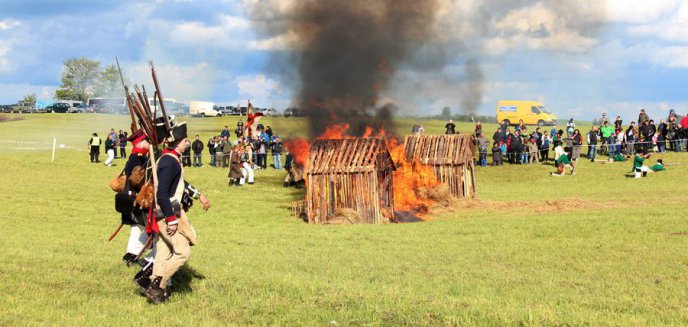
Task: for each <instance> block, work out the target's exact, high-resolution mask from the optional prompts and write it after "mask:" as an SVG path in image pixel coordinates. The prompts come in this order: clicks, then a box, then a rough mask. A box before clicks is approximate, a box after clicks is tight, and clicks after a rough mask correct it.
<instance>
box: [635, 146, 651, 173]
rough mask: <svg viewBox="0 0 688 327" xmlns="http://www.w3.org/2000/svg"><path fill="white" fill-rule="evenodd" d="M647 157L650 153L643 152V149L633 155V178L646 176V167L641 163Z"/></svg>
mask: <svg viewBox="0 0 688 327" xmlns="http://www.w3.org/2000/svg"><path fill="white" fill-rule="evenodd" d="M648 158H650V155H649V154H645V151H644V150H643V151H641V152H640V153H636V154H635V157H634V158H633V173H634V175H635V178H640V177H645V176H647V171H648V167H647V166H644V165H643V163H645V159H648Z"/></svg>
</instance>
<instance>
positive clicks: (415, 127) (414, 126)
mask: <svg viewBox="0 0 688 327" xmlns="http://www.w3.org/2000/svg"><path fill="white" fill-rule="evenodd" d="M419 128H420V125H418V124H413V127H411V135H418V129H419ZM285 167H286V166H285Z"/></svg>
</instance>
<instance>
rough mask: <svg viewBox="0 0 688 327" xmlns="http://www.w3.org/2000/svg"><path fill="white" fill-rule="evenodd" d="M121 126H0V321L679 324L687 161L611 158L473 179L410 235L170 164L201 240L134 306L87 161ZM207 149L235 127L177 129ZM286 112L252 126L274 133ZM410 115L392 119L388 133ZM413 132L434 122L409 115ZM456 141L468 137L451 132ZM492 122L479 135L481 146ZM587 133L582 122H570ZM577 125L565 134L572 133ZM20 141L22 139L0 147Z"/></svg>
mask: <svg viewBox="0 0 688 327" xmlns="http://www.w3.org/2000/svg"><path fill="white" fill-rule="evenodd" d="M127 119H128V118H127V117H125V116H105V115H86V114H84V115H67V114H64V115H60V114H54V115H49V114H46V115H27V116H26V119H25V120H22V121H14V122H3V123H0V162H1V163H2V167H3V169H2V170H0V180H2V181H3V183H2V184H0V194H3V213H4V217H3V219H2V220H1V222H0V240H2V243H3V249H2V251H0V276H2V277H3V282H2V283H0V326H4V325H60V326H74V325H89V326H90V325H99V326H100V325H113V326H133V325H139V324H147V323H148V324H150V322H151V321H155V325H160V326H165V325H199V326H208V325H223V326H224V325H288V326H325V325H329V324H330V322H331V321H336V322H337V325H339V326H350V325H354V326H356V325H385V326H398V325H410V326H436V325H469V326H475V325H637V326H648V325H686V324H687V323H688V310H687V309H686V305H685V303H686V300H685V299H686V298H688V287H687V286H686V283H685V280H686V277H688V274H687V273H686V271H687V270H688V259H687V258H686V255H685V253H687V251H686V250H688V248H687V245H686V244H687V242H686V236H680V235H676V236H675V235H671V234H672V233H680V232H688V222H686V220H685V219H684V217H685V211H684V207H685V200H686V190H688V189H687V188H686V186H685V184H683V183H684V179H683V177H684V176H685V175H686V173H687V171H688V162H686V161H688V154H685V153H683V154H667V155H665V156H664V158H665V162H682V161H683V162H684V163H685V164H684V165H676V166H671V167H669V168H668V171H667V172H662V173H657V174H653V175H652V176H650V178H646V179H641V180H635V179H628V178H625V177H623V174H624V173H625V172H627V171H628V170H629V168H630V164H629V163H623V164H609V165H602V164H592V163H590V162H585V161H581V162H580V166H579V168H577V175H575V176H566V177H564V178H552V177H549V176H548V174H549V172H550V171H552V170H553V168H552V167H551V166H549V165H530V166H511V165H508V164H507V165H505V166H503V167H485V168H481V167H479V168H477V179H478V192H479V200H478V201H473V202H471V203H473V205H466V206H465V207H466V208H463V209H457V210H455V211H452V212H445V213H442V214H438V215H435V216H433V217H431V220H430V221H429V222H425V223H414V224H389V225H379V226H372V225H361V226H312V225H308V224H305V223H303V222H302V221H299V220H295V219H293V218H292V217H290V210H289V206H290V203H291V201H293V200H295V199H299V198H301V197H303V192H302V191H297V190H294V189H289V190H285V189H283V188H282V187H281V180H282V178H283V177H284V174H283V172H281V171H274V170H267V171H258V172H257V183H256V184H255V185H254V186H250V187H249V186H245V187H243V188H241V189H236V188H228V187H227V177H226V175H227V171H226V170H224V169H215V168H211V167H204V168H201V169H188V168H187V169H186V172H187V175H188V179H189V180H190V181H192V182H193V183H194V184H195V185H197V186H199V187H200V188H201V189H202V190H203V191H204V192H205V193H206V194H207V195H208V197H209V198H210V200H211V202H212V208H211V209H210V211H208V212H203V211H202V210H200V209H199V208H198V207H194V208H193V209H192V210H191V212H190V214H189V216H190V217H191V219H192V221H193V223H194V226H195V227H196V230H197V231H198V233H199V244H198V246H196V247H194V248H193V253H192V258H191V260H190V261H189V265H188V267H187V268H186V269H184V270H183V271H181V272H180V273H179V274H178V276H176V278H175V286H174V288H175V290H176V291H175V292H174V294H173V296H172V298H171V301H170V302H169V303H167V304H165V305H162V306H152V305H149V304H147V302H146V300H145V298H142V297H140V296H138V295H137V290H136V288H135V287H134V284H133V283H132V282H131V277H132V276H133V274H134V273H135V270H134V269H133V268H127V267H124V266H123V265H122V263H121V261H120V258H121V256H122V255H123V254H124V250H125V243H126V237H127V236H128V231H127V230H123V232H122V233H121V234H120V235H118V236H117V238H116V239H115V240H114V241H112V242H107V241H106V239H107V237H108V235H109V234H110V233H111V232H112V231H113V230H114V229H115V227H116V226H117V225H118V224H119V216H118V215H117V214H116V213H115V211H114V205H113V193H112V191H111V190H109V187H108V183H109V181H110V179H111V178H112V177H113V176H114V175H115V174H117V173H118V172H119V170H120V169H121V168H122V165H123V161H122V160H118V161H117V163H118V166H117V167H111V168H107V167H104V166H103V165H102V164H101V165H96V164H91V163H89V162H88V153H87V152H85V151H79V150H75V149H67V148H66V149H59V150H58V151H57V159H56V161H55V162H50V151H49V150H47V149H35V150H27V149H14V148H18V147H39V148H40V147H49V146H50V144H51V143H52V139H53V138H57V140H58V144H65V145H66V146H68V147H70V146H73V147H78V148H79V149H81V150H86V142H87V140H88V138H89V135H90V133H92V132H93V131H97V132H99V134H105V133H106V132H107V131H108V130H109V129H110V128H111V127H115V128H117V129H120V128H121V129H124V128H127V125H128V122H127ZM188 121H189V124H190V134H200V135H201V136H202V137H203V138H204V139H205V140H207V138H208V137H209V136H210V135H212V134H213V133H217V132H218V131H219V130H220V129H221V128H222V126H224V125H230V126H233V125H235V119H231V120H229V119H223V118H206V119H197V118H189V119H188ZM303 122H304V121H303V120H301V119H298V120H297V119H283V118H274V119H266V120H265V121H264V123H267V124H270V125H272V126H273V127H274V128H275V129H276V130H277V131H278V132H279V133H280V134H282V135H283V136H290V135H303V133H304V130H305V128H304V126H303ZM413 123H414V121H412V120H410V119H405V120H401V121H400V122H399V124H398V128H399V131H403V132H405V131H409V130H410V126H411V125H412V124H413ZM423 124H424V125H425V127H426V132H427V133H432V132H435V133H441V132H442V131H443V125H444V122H442V121H424V122H423ZM458 127H459V129H460V130H461V131H469V130H471V129H472V127H471V125H470V124H463V123H462V124H459V126H458ZM495 127H496V126H495V125H488V126H486V127H485V128H486V129H485V130H486V131H488V134H489V135H488V136H491V132H489V131H493V130H494V128H495ZM586 128H587V127H586ZM586 128H582V129H581V130H584V129H585V130H586V131H587V129H586ZM7 140H21V141H25V142H37V143H38V144H16V143H8V142H1V141H7Z"/></svg>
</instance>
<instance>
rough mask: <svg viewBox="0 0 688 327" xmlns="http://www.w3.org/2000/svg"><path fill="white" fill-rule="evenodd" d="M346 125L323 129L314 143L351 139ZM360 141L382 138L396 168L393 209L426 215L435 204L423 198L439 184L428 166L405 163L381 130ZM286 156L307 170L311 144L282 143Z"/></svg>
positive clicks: (402, 149) (392, 140)
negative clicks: (291, 156) (290, 155)
mask: <svg viewBox="0 0 688 327" xmlns="http://www.w3.org/2000/svg"><path fill="white" fill-rule="evenodd" d="M349 127H350V126H349V125H348V124H333V125H330V126H328V127H327V128H326V129H325V132H324V133H323V134H322V135H320V136H318V137H317V138H316V139H345V138H352V136H349V135H347V131H348V130H349ZM363 137H364V138H367V137H379V138H384V139H385V140H386V142H387V148H388V149H390V155H391V156H392V160H393V161H394V163H395V165H396V171H395V172H394V209H395V210H398V211H408V212H411V213H413V214H416V215H422V214H425V213H427V212H428V208H429V207H430V206H432V205H433V204H434V203H435V201H434V200H432V199H430V198H428V197H427V196H426V193H427V192H424V191H427V190H430V189H432V188H434V187H437V185H439V184H440V182H439V180H438V179H437V177H436V176H435V173H434V172H433V170H432V168H431V167H430V166H426V165H422V164H420V163H418V162H415V161H412V162H409V161H407V160H406V154H405V147H404V144H403V143H402V144H399V140H398V139H397V138H395V137H394V136H392V135H390V134H388V133H387V131H385V130H384V129H379V130H377V133H375V132H374V129H373V128H372V127H366V129H365V132H364V133H363ZM285 145H286V146H287V149H288V150H289V152H290V153H291V154H292V155H294V160H295V161H296V163H297V164H298V165H301V167H304V168H307V167H306V165H307V164H308V163H307V161H308V150H309V148H310V141H308V140H305V139H291V140H287V141H285Z"/></svg>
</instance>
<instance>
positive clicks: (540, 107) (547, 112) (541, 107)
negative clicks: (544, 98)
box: [538, 106, 551, 114]
mask: <svg viewBox="0 0 688 327" xmlns="http://www.w3.org/2000/svg"><path fill="white" fill-rule="evenodd" d="M538 108H539V109H540V111H542V112H544V113H546V114H551V112H549V111H548V110H547V109H545V107H543V106H538Z"/></svg>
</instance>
